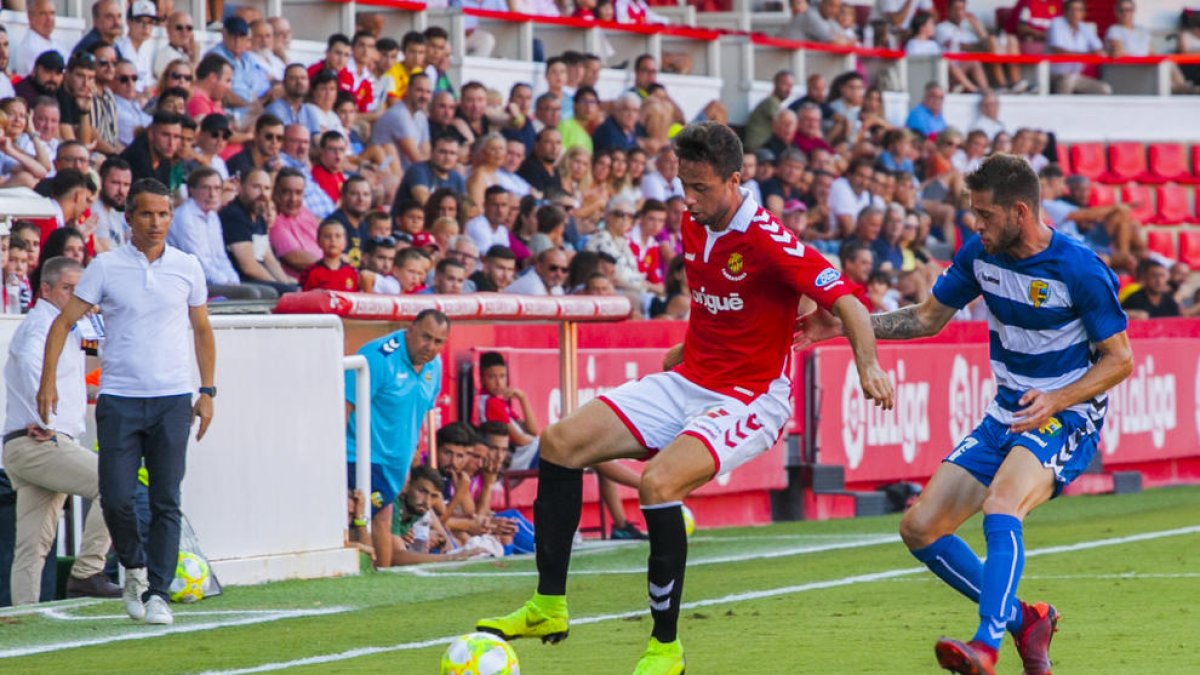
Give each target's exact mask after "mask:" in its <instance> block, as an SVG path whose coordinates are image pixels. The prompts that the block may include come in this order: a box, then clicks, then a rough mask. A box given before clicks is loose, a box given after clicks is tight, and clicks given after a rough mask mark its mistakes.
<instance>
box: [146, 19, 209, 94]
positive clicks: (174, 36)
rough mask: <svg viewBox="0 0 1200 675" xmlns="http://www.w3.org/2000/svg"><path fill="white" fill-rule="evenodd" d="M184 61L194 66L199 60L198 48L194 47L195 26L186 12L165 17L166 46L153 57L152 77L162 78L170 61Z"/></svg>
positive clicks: (159, 49) (160, 48)
mask: <svg viewBox="0 0 1200 675" xmlns="http://www.w3.org/2000/svg"><path fill="white" fill-rule="evenodd" d="M178 60H184V61H187V62H188V63H190V64H192V65H195V64H196V63H197V62H198V61H199V60H200V48H199V47H198V46H197V45H196V25H195V24H194V23H193V22H192V15H191V14H188V13H187V12H172V13H171V15H170V16H168V17H167V44H165V45H163V46H161V47H159V48H158V52H157V53H155V55H154V77H155V79H157V78H159V77H162V74H163V71H164V70H166V69H167V66H169V65H171V62H172V61H178Z"/></svg>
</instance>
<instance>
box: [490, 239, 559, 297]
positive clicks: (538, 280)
mask: <svg viewBox="0 0 1200 675" xmlns="http://www.w3.org/2000/svg"><path fill="white" fill-rule="evenodd" d="M566 280H567V254H566V253H563V251H562V249H558V248H548V249H546V250H544V251H542V252H541V253H539V254H538V255H537V260H536V261H535V262H534V263H533V269H532V270H530V271H528V272H526V273H525V274H523V275H521V278H519V279H517V280H516V281H514V282H512V284H510V285H509V286H508V288H505V289H504V292H505V293H515V294H517V295H562V294H563V282H564V281H566Z"/></svg>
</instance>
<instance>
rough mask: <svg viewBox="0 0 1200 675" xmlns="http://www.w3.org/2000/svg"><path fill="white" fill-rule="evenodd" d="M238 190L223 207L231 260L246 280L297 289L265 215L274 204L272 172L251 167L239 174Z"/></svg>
mask: <svg viewBox="0 0 1200 675" xmlns="http://www.w3.org/2000/svg"><path fill="white" fill-rule="evenodd" d="M240 176H241V180H240V181H239V183H238V194H237V197H236V198H234V199H233V200H232V201H231V202H229V204H227V205H226V206H225V208H223V209H221V211H220V219H221V231H222V235H223V238H224V241H225V248H226V250H227V251H228V255H229V261H230V263H231V264H232V265H233V267H234V269H235V270H236V271H237V273H238V278H239V280H240V281H241V283H243V284H258V285H262V286H267V287H270V288H274V289H275V290H276V292H278V293H288V292H290V291H294V290H296V289H297V287H296V283H295V281H294V280H293V279H292V278H291V277H289V276H288V275H287V273H286V272H284V271H283V266H282V265H280V264H279V259H278V258H276V257H275V252H274V251H272V250H271V241H270V236H269V235H268V233H267V220H266V215H267V213H268V211H269V210H270V208H271V203H270V199H271V197H270V193H271V176H270V174H268V173H267V171H266V170H265V169H261V168H251V169H247V170H246V171H244V172H242V173H241V174H240Z"/></svg>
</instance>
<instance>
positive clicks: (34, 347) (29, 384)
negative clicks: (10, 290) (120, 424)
mask: <svg viewBox="0 0 1200 675" xmlns="http://www.w3.org/2000/svg"><path fill="white" fill-rule="evenodd" d="M58 314H59V311H58V308H57V307H55V306H54V305H52V304H50V303H49V302H47V301H46V300H42V301H41V302H39V303H38V304H36V305H34V306H33V309H31V310H29V314H26V315H25V320H24V321H22V322H21V325H20V326H19V327H17V331H16V332H15V333H13V337H12V342H10V343H9V345H8V362H7V363H5V364H4V389H5V393H6V395H7V396H8V399H7V403H6V404H5V408H6V409H5V418H4V433H6V434H7V433H8V432H10V431H17V430H18V429H24V428H25V427H27V426H29V425H30V424H37V423H39V422H40V421H41V416H40V415H38V410H37V392H38V388H39V387H40V386H41V382H42V356H43V355H44V354H45V349H46V335H48V334H49V333H50V324H52V323H54V320H55V319H57V318H58ZM57 375H58V378H57V380H56V382H57V383H58V412H57V414H55V415H54V417H53V418H51V420H50V426H51V427H52V428H53V429H55V430H57V431H61V432H63V433H64V434H67V435H69V436H71V437H73V438H76V439H78V438H82V436H83V433H84V431H85V424H86V422H85V420H86V418H87V385H86V384H85V383H84V354H83V347H82V345H81V338H80V336H79V329H78V328H74V327H72V328H71V332H70V333H68V334H67V342H66V344H64V345H63V350H62V355H61V356H59V357H58V371H57Z"/></svg>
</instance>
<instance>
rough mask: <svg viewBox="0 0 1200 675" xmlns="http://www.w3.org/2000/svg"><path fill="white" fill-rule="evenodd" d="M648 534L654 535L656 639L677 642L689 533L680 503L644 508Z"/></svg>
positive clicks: (651, 582)
mask: <svg viewBox="0 0 1200 675" xmlns="http://www.w3.org/2000/svg"><path fill="white" fill-rule="evenodd" d="M642 515H643V516H644V517H645V518H646V531H647V532H648V533H649V534H650V560H649V565H648V569H647V571H646V581H647V582H648V584H647V585H648V586H649V591H650V614H651V616H653V617H654V632H653V633H652V635H654V638H655V639H657V640H658V641H659V642H673V641H674V640H675V637H676V627H677V626H678V624H679V601H680V598H682V597H683V570H684V568H685V567H687V532H686V531H685V530H684V526H683V509H682V504H680V503H679V502H672V503H670V504H656V505H654V506H643V507H642Z"/></svg>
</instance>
